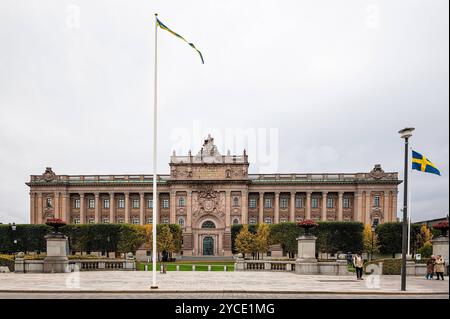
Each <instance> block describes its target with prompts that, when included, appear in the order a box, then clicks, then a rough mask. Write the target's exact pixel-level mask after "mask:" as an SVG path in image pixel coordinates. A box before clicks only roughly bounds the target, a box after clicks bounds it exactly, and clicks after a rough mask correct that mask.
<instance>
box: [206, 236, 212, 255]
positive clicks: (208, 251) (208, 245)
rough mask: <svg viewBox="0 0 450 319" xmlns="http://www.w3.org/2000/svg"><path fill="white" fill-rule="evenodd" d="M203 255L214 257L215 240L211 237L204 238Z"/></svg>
mask: <svg viewBox="0 0 450 319" xmlns="http://www.w3.org/2000/svg"><path fill="white" fill-rule="evenodd" d="M203 255H204V256H211V255H214V239H213V238H212V237H210V236H208V237H205V238H203Z"/></svg>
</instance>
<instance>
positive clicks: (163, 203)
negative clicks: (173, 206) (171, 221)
mask: <svg viewBox="0 0 450 319" xmlns="http://www.w3.org/2000/svg"><path fill="white" fill-rule="evenodd" d="M162 208H169V200H168V199H163V201H162Z"/></svg>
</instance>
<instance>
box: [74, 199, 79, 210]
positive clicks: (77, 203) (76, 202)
mask: <svg viewBox="0 0 450 319" xmlns="http://www.w3.org/2000/svg"><path fill="white" fill-rule="evenodd" d="M73 206H74V208H80V200H79V199H75V201H74V203H73Z"/></svg>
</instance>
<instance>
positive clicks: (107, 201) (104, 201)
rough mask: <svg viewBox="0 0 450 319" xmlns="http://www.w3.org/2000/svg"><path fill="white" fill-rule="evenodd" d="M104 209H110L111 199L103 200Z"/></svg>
mask: <svg viewBox="0 0 450 319" xmlns="http://www.w3.org/2000/svg"><path fill="white" fill-rule="evenodd" d="M103 208H109V199H104V200H103Z"/></svg>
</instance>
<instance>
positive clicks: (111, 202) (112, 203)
mask: <svg viewBox="0 0 450 319" xmlns="http://www.w3.org/2000/svg"><path fill="white" fill-rule="evenodd" d="M115 207H116V202H115V201H114V192H111V193H109V222H110V223H111V224H113V223H114V222H115V220H116V218H115V215H116V212H115Z"/></svg>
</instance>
